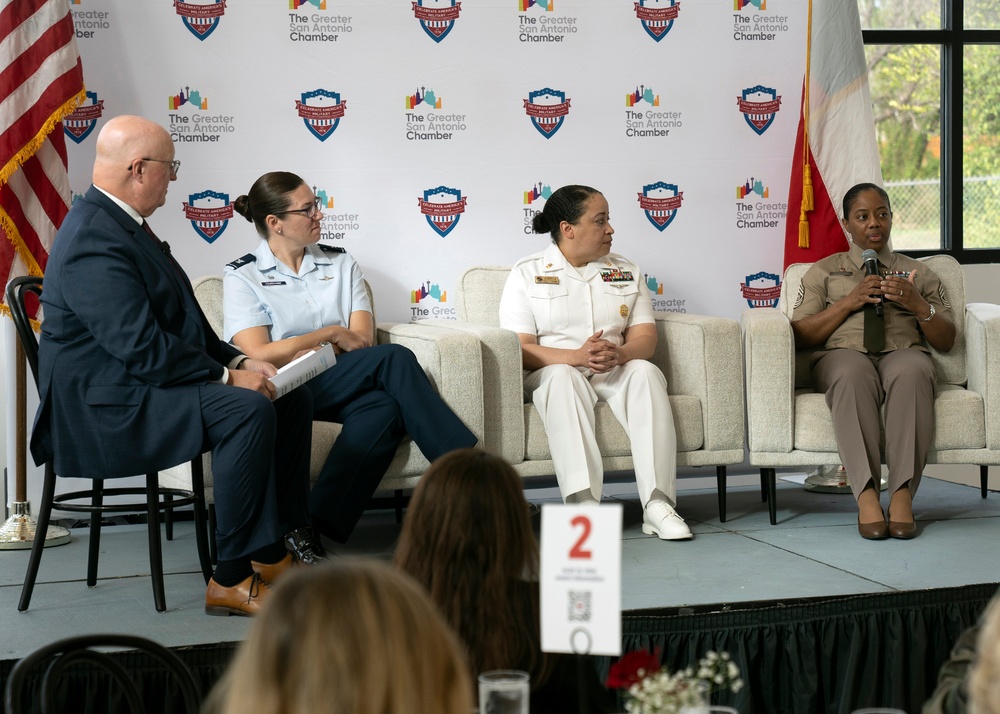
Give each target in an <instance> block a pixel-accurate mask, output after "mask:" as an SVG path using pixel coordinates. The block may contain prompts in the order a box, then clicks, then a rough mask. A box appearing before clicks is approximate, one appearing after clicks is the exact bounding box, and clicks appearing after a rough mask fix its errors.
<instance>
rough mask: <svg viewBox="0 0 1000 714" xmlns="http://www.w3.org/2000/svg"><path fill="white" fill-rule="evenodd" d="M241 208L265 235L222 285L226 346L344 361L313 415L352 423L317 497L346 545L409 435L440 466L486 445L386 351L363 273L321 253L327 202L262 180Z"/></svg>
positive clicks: (298, 184)
mask: <svg viewBox="0 0 1000 714" xmlns="http://www.w3.org/2000/svg"><path fill="white" fill-rule="evenodd" d="M233 208H234V209H235V210H236V212H237V213H239V214H240V215H241V216H243V217H244V218H246V219H247V220H248V221H251V222H253V224H254V226H255V227H256V229H257V233H258V234H259V235H260V236H261V238H262V239H263V240H261V242H260V244H259V245H258V246H257V250H256V251H255V252H253V253H250V254H248V255H245V256H243V257H242V258H240V259H238V260H235V261H233V262H232V263H230V264H229V265H228V266H227V269H226V271H225V276H224V278H223V286H224V292H223V311H224V313H225V328H224V332H225V339H227V340H231V341H232V343H233V344H234V345H236V346H237V347H239V348H240V350H242V351H243V353H244V354H246V355H247V356H250V357H253V358H254V359H264V360H267V361H268V362H271V363H272V364H274V365H275V366H277V367H281V366H283V365H285V364H287V363H288V362H290V361H291V360H292V359H294V358H295V357H296V356H297V355H299V354H300V353H302V352H303V351H305V350H310V349H314V348H315V347H317V346H318V345H319V344H320V343H323V342H329V343H331V344H332V345H333V349H334V351H335V352H336V353H337V363H336V364H335V365H334V366H333V367H332V368H330V369H328V370H327V371H326V372H323V373H322V374H320V375H318V376H317V377H314V378H313V379H312V380H310V381H309V382H307V383H306V385H305V386H306V387H308V388H309V391H310V392H312V394H313V405H314V417H315V418H316V419H318V420H320V421H332V422H338V423H340V424H341V425H342V426H343V429H342V431H341V432H340V435H339V436H338V438H337V440H336V442H334V446H333V449H332V450H331V451H330V455H329V457H328V458H327V460H326V463H325V464H324V465H323V468H322V471H321V472H320V477H319V480H318V482H317V483H316V485H315V486H314V487H313V489H312V491H311V493H310V495H309V510H310V513H311V514H312V515H313V519H312V520H313V524H314V526H315V527H316V528H318V529H319V531H320V532H321V533H322V534H323V535H326V536H328V537H329V538H332V539H333V540H335V541H338V542H341V543H342V542H344V541H346V540H347V538H348V536H350V534H351V531H352V530H353V529H354V526H355V525H356V524H357V521H358V519H359V518H360V517H361V514H362V512H363V511H364V509H365V506H366V505H367V503H368V500H369V499H370V498H371V495H372V494H373V493H374V492H375V489H376V488H378V485H379V482H380V481H381V480H382V476H383V475H384V474H385V472H386V470H387V469H388V468H389V464H390V463H391V461H392V458H393V456H394V455H395V453H396V447H397V446H398V445H399V442H400V441H402V439H403V437H405V436H406V435H407V434H409V435H410V436H411V437H412V438H413V441H414V442H415V443H416V444H417V446H418V447H420V450H421V451H422V452H423V454H424V456H426V457H427V459H428V460H429V461H433V460H434V459H436V458H437V457H439V456H441V455H442V454H445V453H447V452H448V451H452V450H453V449H459V448H466V447H471V446H474V445H475V443H476V436H475V435H474V434H473V433H472V432H471V431H469V429H468V428H467V427H466V426H465V424H463V423H462V421H461V420H460V419H459V418H458V417H457V416H455V414H454V412H452V411H451V409H450V408H449V407H448V405H446V404H445V403H444V401H442V399H441V397H440V396H439V395H438V394H437V392H435V391H434V387H433V386H431V383H430V381H429V380H428V379H427V375H426V374H424V371H423V369H422V368H421V367H420V365H419V364H418V363H417V360H416V357H414V355H413V353H412V352H410V351H409V350H408V349H406V348H405V347H402V346H400V345H392V344H387V345H376V344H374V342H375V325H374V320H373V318H372V312H371V309H372V308H371V305H370V304H369V301H368V295H367V292H366V291H365V284H364V275H363V274H362V272H361V268H360V267H359V266H358V264H357V263H356V262H355V261H354V258H352V257H351V256H350V255H349V254H347V253H345V252H344V249H343V248H335V247H332V246H327V245H318V241H319V238H320V228H321V221H322V218H323V212H322V207H321V204H320V200H319V199H318V198H317V197H316V196H315V195H314V193H313V191H312V189H311V188H310V187H309V186H308V185H307V184H306V183H305V181H303V180H302V179H301V178H299V177H298V176H296V175H295V174H292V173H288V172H284V171H275V172H271V173H268V174H264V175H263V176H261V177H260V178H259V179H257V181H255V182H254V184H253V186H252V187H251V188H250V192H249V193H248V194H247V195H245V196H240V197H239V198H237V199H236V200H235V201H234V202H233Z"/></svg>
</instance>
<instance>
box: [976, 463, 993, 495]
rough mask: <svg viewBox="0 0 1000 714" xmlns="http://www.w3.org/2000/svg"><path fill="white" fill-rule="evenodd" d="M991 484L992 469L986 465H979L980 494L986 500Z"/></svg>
mask: <svg viewBox="0 0 1000 714" xmlns="http://www.w3.org/2000/svg"><path fill="white" fill-rule="evenodd" d="M989 484H990V467H989V466H987V465H985V464H980V465H979V492H980V493H981V494H982V496H983V498H986V491H987V487H988V486H989Z"/></svg>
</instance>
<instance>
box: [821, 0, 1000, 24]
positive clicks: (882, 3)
mask: <svg viewBox="0 0 1000 714" xmlns="http://www.w3.org/2000/svg"><path fill="white" fill-rule="evenodd" d="M822 1H823V2H830V1H831V0H822ZM966 1H967V2H969V0H966ZM979 1H980V2H982V3H983V4H984V5H985V4H987V3H992V2H995V1H996V0H979ZM941 7H942V0H858V10H859V11H860V13H861V27H862V29H865V30H939V29H941V17H942V13H941Z"/></svg>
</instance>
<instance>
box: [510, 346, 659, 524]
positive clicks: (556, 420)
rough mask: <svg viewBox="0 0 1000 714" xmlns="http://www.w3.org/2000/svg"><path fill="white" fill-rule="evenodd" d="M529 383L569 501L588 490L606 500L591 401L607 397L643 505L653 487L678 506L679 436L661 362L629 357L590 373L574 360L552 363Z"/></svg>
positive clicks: (526, 382)
mask: <svg viewBox="0 0 1000 714" xmlns="http://www.w3.org/2000/svg"><path fill="white" fill-rule="evenodd" d="M524 388H525V391H526V392H527V393H529V394H530V395H531V399H532V402H533V403H534V405H535V408H536V409H537V410H538V414H539V415H540V416H541V418H542V423H543V424H544V425H545V433H546V434H547V435H548V438H549V451H550V452H551V453H552V461H553V463H554V465H555V470H556V480H557V481H558V482H559V491H560V493H561V494H562V497H563V499H564V500H565V499H566V498H567V497H568V496H570V495H572V494H574V493H578V492H580V491H584V490H586V489H590V492H591V494H592V495H593V496H594V498H595V499H596V500H598V501H600V500H601V490H602V487H603V485H604V466H603V464H602V462H601V452H600V450H599V449H598V447H597V436H596V433H595V417H594V406H595V405H596V404H597V402H598V401H604V402H607V403H608V406H609V407H611V411H612V413H613V414H614V415H615V418H616V419H617V420H618V422H619V423H620V424H621V425H622V427H623V428H624V429H625V433H626V434H628V437H629V440H630V442H631V445H632V462H633V466H634V468H635V480H636V485H637V487H638V491H639V499H640V500H641V501H642V505H643V507H645V505H646V503H647V502H648V501H649V498H650V496H651V495H652V493H653V491H654V489H655V490H658V491H660V492H661V493H662V494H663V495H664V496H666V497H667V499H668V501H669V502H670V504H671V505H676V502H677V501H676V496H677V493H676V480H677V436H676V434H675V432H674V415H673V412H671V411H670V400H669V398H668V397H667V380H666V379H665V378H664V377H663V372H661V371H660V369H659V368H658V367H656V366H655V365H653V364H652V363H650V362H647V361H646V360H631V361H630V362H626V363H625V364H623V365H621V366H620V367H616V368H615V369H613V370H611V371H610V372H608V373H606V374H595V375H591V376H590V377H586V376H584V374H583V373H581V372H580V371H579V370H578V369H576V368H575V367H571V366H569V365H565V364H554V365H548V366H547V367H542V368H541V369H539V370H535V371H534V372H530V373H529V374H527V375H525V377H524Z"/></svg>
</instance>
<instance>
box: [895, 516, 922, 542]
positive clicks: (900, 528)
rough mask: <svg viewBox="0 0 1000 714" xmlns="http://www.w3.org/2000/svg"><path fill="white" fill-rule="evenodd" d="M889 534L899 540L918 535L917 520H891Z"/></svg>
mask: <svg viewBox="0 0 1000 714" xmlns="http://www.w3.org/2000/svg"><path fill="white" fill-rule="evenodd" d="M889 535H890V536H891V537H893V538H897V539H899V540H910V538H916V537H917V522H916V521H915V520H914V521H910V522H909V523H906V522H903V523H900V522H899V521H889Z"/></svg>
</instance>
